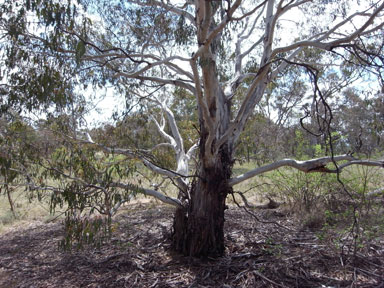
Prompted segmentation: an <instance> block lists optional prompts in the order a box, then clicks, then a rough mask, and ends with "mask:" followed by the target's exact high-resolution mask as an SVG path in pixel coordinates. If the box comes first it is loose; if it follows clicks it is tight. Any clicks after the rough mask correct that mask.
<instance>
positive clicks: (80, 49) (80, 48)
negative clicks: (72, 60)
mask: <svg viewBox="0 0 384 288" xmlns="http://www.w3.org/2000/svg"><path fill="white" fill-rule="evenodd" d="M84 54H85V43H84V42H83V41H79V43H77V46H76V63H77V64H80V62H81V57H83V56H84Z"/></svg>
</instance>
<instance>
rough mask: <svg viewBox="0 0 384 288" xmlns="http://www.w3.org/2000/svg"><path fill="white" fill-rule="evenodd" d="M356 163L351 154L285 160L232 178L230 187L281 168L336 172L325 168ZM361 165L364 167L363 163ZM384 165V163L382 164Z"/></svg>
mask: <svg viewBox="0 0 384 288" xmlns="http://www.w3.org/2000/svg"><path fill="white" fill-rule="evenodd" d="M343 160H347V161H354V160H355V158H354V157H353V156H351V155H349V154H346V155H339V156H335V157H333V158H332V157H321V158H317V159H312V160H307V161H297V160H294V159H283V160H280V161H277V162H274V163H271V164H268V165H265V166H261V167H258V168H256V169H253V170H251V171H249V172H247V173H244V174H242V175H239V176H237V177H235V178H232V179H230V180H229V185H231V186H233V185H236V184H239V183H240V182H243V181H245V180H247V179H249V178H252V177H254V176H257V175H260V174H263V173H265V172H268V171H272V170H276V169H278V168H280V167H284V166H289V167H293V168H296V169H298V170H300V171H303V172H306V173H308V172H328V173H331V172H334V171H333V170H330V169H327V168H326V167H325V166H326V165H327V164H329V163H333V162H338V161H343ZM356 164H357V163H356ZM361 165H364V164H362V163H361ZM381 165H383V163H381Z"/></svg>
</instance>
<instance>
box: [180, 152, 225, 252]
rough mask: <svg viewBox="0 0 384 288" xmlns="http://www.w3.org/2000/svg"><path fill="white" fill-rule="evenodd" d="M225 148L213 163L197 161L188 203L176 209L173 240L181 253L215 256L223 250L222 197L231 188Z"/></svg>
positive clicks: (223, 205) (223, 206) (223, 198)
mask: <svg viewBox="0 0 384 288" xmlns="http://www.w3.org/2000/svg"><path fill="white" fill-rule="evenodd" d="M225 150H226V151H225ZM225 150H224V149H222V150H221V152H220V155H219V159H218V161H215V165H214V167H206V166H205V165H204V163H205V161H203V160H204V159H203V160H202V161H201V162H200V166H199V177H198V178H197V179H196V181H195V183H193V185H192V188H191V193H190V194H191V199H190V202H189V205H188V207H187V208H185V209H181V208H179V209H178V210H177V211H176V214H175V219H174V226H173V228H174V231H173V244H174V247H175V249H176V250H177V251H179V252H181V253H182V254H184V255H188V256H196V257H200V256H202V257H206V256H211V257H217V256H220V255H223V253H224V249H225V246H224V210H225V207H226V206H225V199H226V197H227V195H228V193H231V192H232V188H231V187H230V186H229V185H228V179H229V178H230V176H231V170H232V159H231V156H230V155H231V154H230V153H229V152H228V149H225Z"/></svg>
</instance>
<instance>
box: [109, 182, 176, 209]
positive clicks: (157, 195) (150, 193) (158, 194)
mask: <svg viewBox="0 0 384 288" xmlns="http://www.w3.org/2000/svg"><path fill="white" fill-rule="evenodd" d="M110 187H118V188H122V189H131V186H130V185H129V184H124V183H120V182H114V183H111V185H110ZM138 192H139V193H142V194H144V195H147V196H152V197H155V198H156V199H159V200H160V201H161V202H164V203H167V204H170V205H173V206H175V207H179V208H182V207H183V205H182V204H181V202H180V200H178V199H176V198H172V197H169V196H167V195H164V194H162V193H161V192H159V191H156V190H152V189H145V188H141V189H139V190H138Z"/></svg>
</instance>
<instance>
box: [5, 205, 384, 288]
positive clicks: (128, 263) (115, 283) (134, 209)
mask: <svg viewBox="0 0 384 288" xmlns="http://www.w3.org/2000/svg"><path fill="white" fill-rule="evenodd" d="M254 213H255V214H257V216H258V218H260V219H263V217H264V216H265V214H263V213H264V211H258V210H256V211H255V212H254ZM172 215H173V208H171V207H168V206H163V205H158V206H154V205H153V204H151V203H146V204H134V205H128V206H126V207H125V208H124V209H122V212H121V213H120V214H119V215H118V216H117V217H116V218H115V219H114V223H116V224H115V226H114V227H116V228H115V230H114V232H113V237H112V239H110V240H109V242H108V243H105V244H104V245H102V246H101V247H99V248H97V249H96V248H95V247H85V249H83V250H80V251H71V252H64V251H62V250H60V249H59V248H58V243H59V242H60V240H61V239H62V237H63V225H62V223H60V222H57V223H48V224H46V223H41V222H40V223H35V224H33V225H30V226H29V227H25V228H18V229H13V230H12V231H9V232H7V233H5V234H3V235H0V287H7V288H11V287H159V288H160V287H191V288H192V287H225V288H229V287H384V247H383V243H384V241H382V240H383V239H381V241H378V243H376V245H373V246H372V249H366V252H364V253H357V254H356V255H355V256H354V257H353V256H351V255H342V254H341V253H340V251H339V250H337V249H335V248H334V247H333V246H332V245H328V244H327V243H323V242H321V241H320V240H319V238H318V236H317V234H316V232H313V231H306V230H303V229H302V228H300V223H299V222H298V221H295V220H294V219H293V218H291V217H290V216H284V217H282V216H281V215H280V214H279V213H269V214H268V218H269V219H268V220H271V221H275V222H277V223H278V224H279V225H273V224H270V223H264V222H257V221H255V218H254V217H252V216H251V215H249V214H247V213H244V211H242V209H240V208H238V207H230V208H229V209H228V210H227V211H226V223H225V239H226V247H227V248H226V253H225V255H224V256H223V257H220V258H217V259H210V258H208V259H198V258H191V257H186V256H182V255H179V254H177V253H175V252H173V251H172V249H171V240H170V235H171V227H172ZM271 217H272V218H273V217H274V218H273V219H270V218H271ZM281 227H287V228H289V230H287V229H283V228H281Z"/></svg>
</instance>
